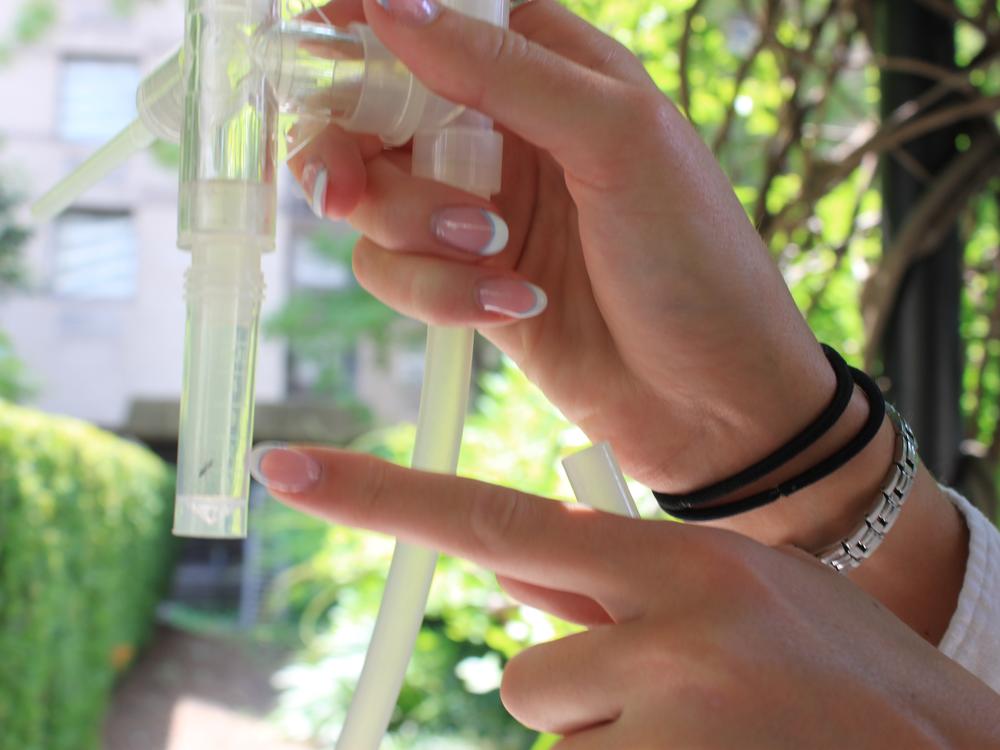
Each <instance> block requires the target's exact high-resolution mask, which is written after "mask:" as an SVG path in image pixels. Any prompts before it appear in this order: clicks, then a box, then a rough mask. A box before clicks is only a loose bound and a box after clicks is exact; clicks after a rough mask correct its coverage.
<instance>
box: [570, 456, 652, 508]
mask: <svg viewBox="0 0 1000 750" xmlns="http://www.w3.org/2000/svg"><path fill="white" fill-rule="evenodd" d="M562 465H563V468H564V469H565V470H566V476H567V477H569V483H570V485H571V486H572V487H573V494H574V495H576V499H577V501H578V502H581V503H583V504H584V505H586V506H588V507H591V508H593V509H594V510H602V511H604V512H605V513H615V514H617V515H619V516H628V517H629V518H638V517H639V511H638V509H637V508H636V507H635V500H633V499H632V493H631V492H629V489H628V484H627V483H626V482H625V476H624V475H623V474H622V470H621V467H619V466H618V461H617V459H615V454H614V452H613V451H612V450H611V446H610V445H609V444H608V443H598V444H597V445H592V446H590V447H589V448H587V449H586V450H582V451H580V452H579V453H574V454H573V455H572V456H569V457H568V458H564V459H563V462H562Z"/></svg>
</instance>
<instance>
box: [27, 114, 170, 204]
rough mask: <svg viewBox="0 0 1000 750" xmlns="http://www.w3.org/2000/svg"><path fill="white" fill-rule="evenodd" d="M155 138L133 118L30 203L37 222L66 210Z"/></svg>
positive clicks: (149, 144)
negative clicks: (47, 190)
mask: <svg viewBox="0 0 1000 750" xmlns="http://www.w3.org/2000/svg"><path fill="white" fill-rule="evenodd" d="M154 140H156V136H154V135H153V133H151V132H150V131H149V129H148V128H147V127H146V126H145V124H144V123H143V122H142V120H133V121H132V122H131V123H130V124H129V125H128V126H127V127H125V129H124V130H122V131H121V132H120V133H119V134H118V135H116V136H115V137H114V138H112V139H111V140H110V141H108V142H107V143H106V144H105V145H104V146H102V147H101V148H100V149H99V150H97V151H96V152H95V153H94V154H92V155H91V156H90V158H88V159H87V160H86V161H85V162H83V164H81V165H80V166H79V167H77V168H76V169H74V170H73V172H71V173H70V174H69V175H67V176H66V177H65V178H64V179H63V180H61V181H60V182H59V183H58V184H57V185H56V186H55V187H54V188H52V189H51V190H49V192H47V193H46V194H45V195H43V196H42V197H41V198H39V199H38V200H37V201H35V203H34V204H33V205H32V206H31V215H32V217H33V218H34V219H35V220H36V221H48V220H50V219H52V218H54V217H56V216H58V215H59V214H61V213H62V212H63V211H65V210H66V209H67V208H68V207H69V206H70V205H71V204H72V203H73V201H75V200H76V199H77V198H79V197H80V196H81V195H83V193H85V192H86V191H87V190H89V189H90V188H91V187H93V186H94V185H95V184H97V183H98V182H100V180H101V179H102V178H104V177H105V176H106V175H108V174H109V173H111V172H113V171H114V170H115V169H117V168H118V167H120V166H121V165H122V164H124V163H125V162H126V161H128V159H129V157H131V156H132V154H134V153H135V152H136V151H141V150H142V149H144V148H148V147H149V146H151V145H152V143H153V141H154Z"/></svg>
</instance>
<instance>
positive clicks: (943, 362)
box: [880, 0, 964, 482]
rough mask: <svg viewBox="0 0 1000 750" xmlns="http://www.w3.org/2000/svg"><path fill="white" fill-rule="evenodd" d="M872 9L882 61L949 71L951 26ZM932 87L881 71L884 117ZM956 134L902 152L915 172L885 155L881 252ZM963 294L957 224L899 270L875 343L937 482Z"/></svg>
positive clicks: (945, 467) (951, 447) (916, 8)
mask: <svg viewBox="0 0 1000 750" xmlns="http://www.w3.org/2000/svg"><path fill="white" fill-rule="evenodd" d="M880 6H881V7H880V10H881V13H880V25H881V29H880V36H881V43H882V51H883V53H884V54H886V55H888V56H890V57H899V58H909V59H917V60H922V61H926V62H929V63H932V64H934V65H936V66H939V67H941V68H954V67H955V41H954V26H953V24H952V22H951V21H950V20H948V19H946V18H945V17H943V16H942V15H940V14H938V13H934V12H932V11H930V10H928V9H927V8H926V7H925V6H924V5H922V4H921V3H919V2H917V1H916V0H881V3H880ZM934 83H935V81H933V80H931V79H928V78H924V77H920V76H915V75H910V74H904V73H897V72H889V71H883V72H882V114H883V117H886V116H888V115H889V113H891V112H894V111H895V110H896V108H897V107H899V106H900V105H901V104H903V103H905V102H907V101H911V100H913V99H916V98H917V97H919V96H920V94H922V93H923V92H925V91H926V90H927V89H929V88H931V87H932V86H933V85H934ZM945 103H947V101H946V102H945ZM958 132H959V130H957V129H956V128H945V129H942V130H939V131H935V132H932V133H930V134H928V135H926V136H924V137H922V138H919V139H916V140H914V141H911V142H909V143H907V144H906V145H905V146H904V148H905V151H906V155H908V156H909V159H910V160H912V161H913V162H914V163H915V164H918V165H919V166H920V168H922V171H923V174H920V172H921V169H919V168H918V169H914V168H913V167H912V165H906V164H905V163H904V162H903V161H902V160H901V159H899V158H898V157H897V156H895V155H894V154H893V153H891V152H890V153H887V154H886V155H885V157H884V159H883V164H882V196H883V232H884V236H883V242H884V247H886V248H888V247H890V246H891V243H892V239H893V237H894V235H895V233H896V232H898V231H899V229H900V228H901V227H902V225H903V222H904V221H905V220H906V217H907V214H908V213H909V212H910V211H911V210H912V209H913V207H914V206H915V205H916V204H917V201H918V200H920V197H921V195H922V194H923V192H924V190H926V189H927V187H928V184H930V183H931V182H933V180H934V178H935V176H937V175H938V174H940V173H941V172H942V171H943V170H944V168H945V167H946V166H947V165H948V163H949V162H950V161H951V160H952V159H953V158H954V157H955V155H956V153H957V151H956V148H955V136H956V135H957V133H958ZM915 172H916V174H915ZM961 288H962V245H961V242H960V240H959V235H958V229H957V226H953V227H951V228H950V229H949V230H948V231H947V233H945V235H944V237H943V239H942V240H941V242H940V243H939V244H938V246H937V247H936V248H934V252H933V254H932V255H930V256H929V257H927V258H925V259H923V260H920V261H918V262H916V263H915V264H914V265H913V266H912V267H911V268H910V270H909V271H908V272H907V274H906V276H905V279H904V281H903V284H902V286H901V289H900V293H899V296H898V298H897V299H896V302H895V307H894V309H893V311H892V314H891V316H890V319H889V324H888V327H887V328H886V332H885V337H884V338H883V341H882V342H881V354H882V362H883V366H884V374H885V376H886V377H887V378H888V381H889V384H890V385H889V393H888V397H889V399H890V400H891V401H892V402H893V403H895V404H896V406H897V407H898V408H899V409H900V411H901V412H902V413H903V414H904V415H905V416H906V418H907V419H908V420H909V421H910V423H911V424H912V425H913V428H914V432H915V433H916V435H917V439H918V440H919V441H920V448H921V450H920V453H921V456H922V457H923V459H924V461H925V462H926V464H927V465H928V466H929V467H930V469H931V471H932V472H934V474H935V475H936V476H937V477H938V478H939V479H940V480H942V481H945V482H951V481H952V480H953V479H954V478H955V470H956V467H957V463H958V459H959V445H960V443H961V439H962V420H961V410H960V398H961V393H962V390H961V389H962V365H963V357H964V351H963V347H962V344H961V341H960V338H959V311H960V303H961Z"/></svg>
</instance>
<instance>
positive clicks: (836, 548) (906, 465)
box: [816, 404, 919, 573]
mask: <svg viewBox="0 0 1000 750" xmlns="http://www.w3.org/2000/svg"><path fill="white" fill-rule="evenodd" d="M886 411H887V413H888V414H889V419H890V421H891V422H892V426H893V427H894V428H895V430H896V455H895V458H894V462H893V466H892V469H890V470H889V473H888V474H887V475H886V480H885V483H884V484H883V485H882V490H881V491H880V492H879V495H878V498H877V499H876V500H875V505H874V507H873V508H872V510H871V512H870V513H869V514H868V515H867V516H865V520H864V523H862V524H861V526H860V527H858V529H857V530H856V531H855V532H854V533H853V534H851V535H850V536H847V537H845V538H844V539H841V540H840V541H839V542H837V543H836V544H833V545H831V546H830V547H828V548H827V549H825V550H823V551H822V552H820V553H819V554H817V555H816V557H818V558H819V559H820V560H821V561H822V562H823V563H825V564H827V565H829V566H830V567H831V568H833V569H834V570H836V571H839V572H841V573H846V572H848V571H850V570H853V569H854V568H856V567H858V566H859V565H860V564H861V563H862V562H863V561H865V560H867V559H868V558H869V557H871V556H872V554H874V552H875V550H877V549H878V548H879V545H880V544H882V541H883V540H884V539H885V535H886V534H888V533H889V529H891V528H892V526H893V524H894V523H896V519H897V518H898V517H899V511H900V509H901V508H902V507H903V503H905V502H906V498H907V496H908V495H909V494H910V489H911V488H912V487H913V482H914V479H915V478H916V476H917V466H918V463H919V458H918V456H917V440H916V438H915V437H914V435H913V431H912V430H911V429H910V426H909V425H908V424H907V423H906V420H905V419H903V418H902V417H901V416H900V415H899V412H897V411H896V410H895V409H894V408H893V407H891V406H889V405H888V404H887V405H886Z"/></svg>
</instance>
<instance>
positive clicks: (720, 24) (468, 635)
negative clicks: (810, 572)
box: [272, 0, 1000, 750]
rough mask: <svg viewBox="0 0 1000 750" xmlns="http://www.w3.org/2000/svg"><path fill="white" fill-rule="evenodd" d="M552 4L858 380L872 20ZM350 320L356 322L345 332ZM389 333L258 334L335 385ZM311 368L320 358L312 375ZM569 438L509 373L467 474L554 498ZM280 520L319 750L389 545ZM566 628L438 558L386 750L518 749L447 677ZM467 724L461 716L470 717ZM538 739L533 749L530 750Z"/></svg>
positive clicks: (477, 670) (972, 423)
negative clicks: (697, 151) (720, 192)
mask: <svg viewBox="0 0 1000 750" xmlns="http://www.w3.org/2000/svg"><path fill="white" fill-rule="evenodd" d="M567 4H568V5H569V6H571V7H572V8H573V9H574V10H576V11H577V12H579V13H580V14H581V15H583V16H584V17H585V18H588V19H589V20H591V21H593V22H594V23H595V24H597V25H598V26H600V27H601V28H602V29H604V30H605V31H607V32H608V33H610V34H612V35H613V36H615V37H616V38H618V39H619V40H620V41H622V42H623V43H625V44H626V45H627V46H629V47H630V48H631V49H632V50H633V51H634V52H635V53H636V54H637V55H639V57H640V58H641V59H642V60H643V61H644V63H645V64H646V67H647V69H648V70H649V72H650V74H651V75H652V76H653V78H654V79H655V81H656V82H657V84H658V85H659V86H660V87H661V88H662V89H663V90H664V92H665V93H667V94H668V95H669V96H670V97H671V98H672V99H673V100H674V101H675V102H676V103H677V104H678V106H679V107H680V108H681V109H682V111H684V112H685V113H686V114H687V115H688V116H689V118H690V119H691V121H692V122H693V123H694V125H695V126H696V127H697V128H698V130H699V132H700V133H701V134H702V136H703V137H704V138H705V140H706V141H707V142H708V143H709V144H710V145H711V146H712V147H713V149H714V151H715V153H716V154H717V155H718V157H719V159H720V161H721V162H722V165H723V167H724V168H725V170H726V171H727V173H728V175H729V176H730V178H731V180H732V181H733V184H734V186H735V189H736V192H737V195H738V196H739V198H740V199H741V201H742V202H743V205H744V206H745V208H746V210H747V213H748V215H749V216H750V217H751V219H752V220H753V221H754V222H755V224H756V225H757V226H758V227H759V228H760V229H761V232H762V234H763V236H764V237H765V239H766V240H767V242H768V244H769V245H770V247H771V249H772V251H773V253H774V256H775V258H776V260H777V261H778V263H779V265H780V266H781V269H782V271H783V273H784V275H785V278H786V280H787V281H788V283H789V286H790V287H791V289H792V293H793V295H794V297H795V300H796V302H797V303H798V304H799V306H800V308H801V309H802V310H803V312H804V313H805V314H806V316H807V317H808V319H809V322H810V324H811V326H812V327H813V329H814V330H815V331H816V333H817V335H818V337H819V338H821V339H822V340H824V341H828V342H830V343H831V344H833V345H835V346H838V347H839V348H840V349H841V350H842V351H844V352H845V353H846V354H847V355H848V356H849V357H850V358H851V359H852V360H854V362H855V363H856V364H869V365H871V362H870V361H868V362H866V359H865V355H866V343H867V329H866V325H865V319H864V318H863V316H862V312H863V310H862V302H861V299H862V291H863V289H864V286H865V284H866V283H867V281H868V279H869V278H871V276H872V275H873V273H874V272H875V271H876V269H877V268H878V267H879V265H880V263H881V259H882V251H883V247H882V245H883V237H882V233H881V219H882V215H881V211H882V206H881V196H880V193H879V190H878V185H877V182H876V178H877V167H878V161H879V155H880V148H879V146H878V143H879V142H878V141H876V140H875V139H876V136H877V134H878V133H880V132H883V133H885V134H887V136H893V134H894V133H895V131H894V130H893V126H891V124H883V123H880V122H879V117H878V108H879V96H880V90H879V67H880V66H883V67H884V66H887V65H896V64H903V63H901V62H900V61H888V60H885V59H883V58H881V57H880V56H879V55H878V54H876V52H875V51H873V49H872V29H871V19H870V18H868V17H864V16H856V15H855V14H854V11H853V10H852V8H853V6H845V5H843V4H838V3H832V2H823V1H821V0H799V1H798V2H791V3H787V4H785V3H781V4H777V3H764V2H744V3H739V4H734V3H727V2H721V1H720V0H716V1H706V0H568V2H567ZM960 7H961V8H962V10H963V12H965V13H966V14H968V16H969V17H970V18H976V17H979V16H980V11H981V10H982V9H983V6H982V4H981V3H976V2H973V1H971V0H970V1H969V2H964V3H960ZM988 10H989V9H988V8H987V12H986V13H985V14H984V15H986V16H988V15H989V13H988ZM991 23H992V21H991ZM984 44H985V38H984V36H983V34H982V33H979V32H978V31H977V30H976V27H975V24H973V23H971V22H969V23H965V22H960V23H959V24H958V55H957V57H958V63H959V64H960V65H970V69H969V70H968V71H967V78H968V81H969V84H970V85H971V86H973V87H974V88H975V90H976V91H977V92H978V93H979V94H980V95H983V96H990V95H993V94H995V92H996V90H997V88H998V84H997V81H1000V66H998V63H997V62H996V56H995V55H994V56H993V58H992V61H987V63H988V64H985V65H983V64H980V63H976V64H975V65H973V64H972V61H974V60H976V59H977V58H976V56H977V55H978V54H980V52H981V51H982V50H983V49H984ZM987 72H988V73H989V74H985V73H987ZM880 129H881V130H880ZM967 140H968V139H967ZM959 145H960V147H961V145H962V144H961V143H960V144H959ZM965 146H966V147H967V146H968V143H967V142H965ZM998 192H1000V183H998V181H997V180H994V181H993V182H987V183H985V184H984V185H983V188H982V190H981V192H980V194H979V197H977V198H976V199H975V200H974V201H973V202H972V203H971V204H970V207H969V208H968V210H966V211H965V212H964V213H963V214H962V216H963V218H962V234H963V237H964V238H965V240H966V241H967V271H966V273H967V281H968V283H967V293H966V298H965V301H964V309H963V330H962V335H963V336H964V338H965V340H966V341H967V342H968V350H969V367H968V369H967V371H966V394H965V398H964V401H963V406H964V409H965V413H966V415H967V417H968V420H969V436H970V437H975V438H977V439H979V440H981V441H983V443H984V444H986V445H990V444H993V445H995V444H996V442H995V439H994V433H995V425H996V422H997V416H998V414H997V409H998V407H997V394H998V392H1000V343H998V341H997V337H998V335H1000V320H998V316H997V314H996V312H995V310H996V309H997V287H998V281H997V279H998V275H997V263H998V258H997V246H998V236H997V235H998V228H997V227H998V216H997V205H998V201H997V195H998ZM334 244H336V243H334ZM321 247H322V249H323V252H324V253H326V254H328V255H329V257H331V258H337V257H339V258H342V259H343V261H344V262H347V250H346V248H345V247H344V242H343V240H341V241H340V243H339V246H337V247H334V246H333V244H331V243H330V242H329V241H325V242H324V243H323V244H322V245H321ZM355 306H356V307H355ZM351 309H356V310H359V311H361V314H360V315H359V316H358V317H357V318H356V319H351V315H350V314H349V311H350V310H351ZM392 320H393V316H392V315H391V314H390V313H389V312H388V311H387V310H385V309H384V308H383V309H381V310H380V309H379V305H378V303H376V302H374V301H372V300H370V299H368V298H366V297H364V295H362V294H361V293H360V292H358V291H357V290H352V291H351V292H350V293H348V294H346V295H340V296H338V295H335V294H330V295H315V294H314V295H311V296H309V297H308V298H307V297H299V298H297V299H293V300H292V302H291V304H290V305H289V307H288V308H287V309H286V310H285V312H284V313H283V314H282V316H281V317H280V318H279V320H278V322H277V323H276V324H274V326H273V328H272V330H275V331H279V330H280V331H283V332H284V333H286V334H288V335H289V337H290V340H291V342H292V344H293V347H295V348H296V351H297V352H299V353H301V354H303V356H306V357H310V356H313V357H315V358H316V361H318V362H319V363H320V364H321V365H322V366H323V367H324V368H334V367H335V366H336V362H335V361H334V359H331V358H330V356H329V354H328V353H329V352H334V351H340V350H342V347H344V346H350V345H353V342H354V341H356V340H357V338H358V337H359V336H365V335H371V334H373V333H374V334H375V335H377V336H382V337H390V336H391V331H392V328H391V326H392V325H393V324H392V322H391V321H392ZM307 323H308V325H306V324H307ZM366 326H371V327H370V328H368V329H367V330H366ZM384 340H387V339H384ZM326 342H329V346H328V345H327V343H326ZM310 352H313V354H310ZM321 352H327V354H325V355H322V356H324V357H325V359H321V358H320V354H319V353H321ZM869 356H870V353H869ZM327 377H328V380H326V381H324V382H325V383H327V384H329V383H333V382H336V378H335V376H332V375H331V376H327ZM412 434H413V433H412V428H411V427H400V428H396V429H392V430H387V431H382V432H379V433H377V434H375V435H373V436H370V437H368V438H366V439H365V440H362V441H361V442H360V443H359V444H358V445H357V446H355V447H357V448H359V449H362V450H369V451H372V452H375V453H377V454H380V455H383V456H385V457H387V458H390V459H391V460H394V461H398V462H405V460H406V459H407V458H408V455H409V448H410V445H411V442H412ZM582 440H583V437H582V435H580V433H579V432H578V431H576V430H574V429H573V428H572V427H570V425H568V424H567V423H566V422H565V421H564V420H563V419H562V418H561V417H560V416H559V415H558V414H557V413H556V412H554V410H552V408H551V407H550V406H549V405H548V404H547V403H546V402H545V400H544V398H543V397H542V396H541V395H540V394H539V393H538V392H537V391H535V390H534V389H533V388H532V387H531V386H530V385H529V384H528V383H527V382H526V380H525V379H524V377H523V376H522V375H520V373H518V372H516V371H515V370H514V369H513V368H512V367H511V366H510V365H509V364H504V366H503V367H502V368H501V370H500V372H498V373H496V374H487V375H486V376H485V379H484V382H483V396H482V398H481V399H480V401H479V403H478V404H477V407H476V414H475V415H474V416H473V417H472V418H471V421H470V425H469V429H468V432H467V437H466V442H465V447H464V450H463V456H462V470H463V471H466V472H468V473H469V474H471V475H473V476H476V477H477V478H482V479H486V480H489V481H496V482H499V483H501V484H508V483H513V484H515V485H516V486H517V487H518V488H519V489H523V490H527V491H531V492H536V493H538V494H542V495H547V496H553V497H563V498H565V497H567V496H568V494H569V493H568V487H566V485H565V483H564V480H563V479H562V477H561V474H560V473H559V472H558V470H557V468H556V467H557V466H558V460H559V458H560V457H562V456H564V455H565V454H566V453H567V452H570V451H571V449H572V447H573V446H576V445H581V444H582ZM650 515H653V513H652V512H651V513H650ZM278 517H279V518H280V519H281V523H282V524H285V528H286V529H288V531H287V534H286V535H285V539H286V542H287V544H288V545H289V547H286V549H288V548H292V549H295V550H296V555H297V558H296V559H299V560H300V564H299V565H298V566H297V567H296V568H294V569H293V570H292V571H291V572H290V573H289V575H288V576H287V577H286V579H285V580H284V581H283V583H282V585H280V586H279V587H278V588H277V589H276V596H277V597H278V600H280V601H282V602H283V605H284V606H285V607H286V611H291V612H296V613H298V615H299V616H300V618H301V619H300V622H301V623H302V629H303V633H304V637H305V638H306V641H307V642H308V647H307V649H306V651H305V653H304V654H303V660H302V663H301V664H299V665H298V666H296V667H293V668H292V669H291V670H290V671H289V672H288V673H287V674H286V678H287V684H288V689H287V691H286V693H285V699H284V701H283V704H282V710H281V716H282V719H283V721H284V722H285V725H286V726H288V727H291V728H293V729H294V731H295V733H297V734H300V735H303V736H318V737H320V738H322V739H324V740H326V741H332V740H333V739H334V738H335V737H336V735H337V732H338V729H339V724H340V721H342V719H343V712H344V710H345V708H346V705H347V704H346V701H347V699H348V695H349V688H350V686H351V685H352V682H353V679H354V678H355V676H356V674H357V671H358V669H359V668H360V659H361V655H362V653H363V649H364V646H365V645H366V643H367V635H368V628H369V627H370V623H371V618H372V617H373V616H374V612H375V608H376V606H377V601H378V599H379V597H380V596H381V591H382V589H381V585H382V582H383V580H384V573H385V570H386V568H387V565H388V559H389V553H390V545H389V543H388V541H387V540H383V539H378V538H373V537H371V536H370V535H368V534H362V533H357V532H353V531H350V530H347V529H331V528H325V527H323V526H322V525H318V524H316V522H313V521H307V520H304V519H301V518H299V517H296V516H290V515H287V514H285V513H283V512H282V513H279V516H278ZM306 528H307V529H308V531H306ZM293 529H296V531H293ZM310 550H318V551H316V552H315V554H312V553H311V552H310ZM565 627H566V626H565V625H563V624H560V623H557V622H555V621H553V620H551V619H549V618H546V617H542V616H540V615H538V614H537V613H534V612H532V611H530V610H527V609H524V608H520V607H514V606H512V605H511V604H510V603H509V602H507V601H506V600H504V599H503V598H502V597H501V596H500V594H499V592H498V590H497V588H496V586H495V583H494V582H493V580H492V577H491V576H489V575H486V574H484V573H482V572H480V571H477V570H475V569H473V568H470V567H468V566H467V565H466V564H464V563H462V562H459V561H454V560H445V561H443V562H442V564H441V569H440V573H439V578H438V580H437V583H436V586H435V593H434V595H433V597H432V603H431V609H430V613H429V617H428V622H427V625H426V626H425V629H424V631H423V634H422V636H421V641H420V644H419V645H418V653H417V655H416V657H415V661H414V664H413V665H412V667H411V669H410V672H409V676H408V679H407V687H406V689H405V690H404V693H403V697H402V699H401V702H400V708H399V710H398V711H397V714H396V716H395V717H394V723H393V727H394V730H395V734H394V735H393V736H394V742H395V743H396V746H399V747H420V746H424V747H435V748H439V747H440V748H444V747H449V746H450V745H446V744H444V740H443V739H442V737H447V738H449V739H450V741H451V742H456V743H458V744H457V745H456V746H458V747H462V748H466V747H469V748H471V747H477V748H478V747H483V748H493V747H499V748H506V747H518V748H524V747H528V746H530V745H529V744H525V738H524V736H523V735H522V734H520V733H519V732H518V731H517V730H516V729H515V728H514V727H513V725H512V724H510V723H506V724H505V723H504V720H503V713H502V710H501V708H500V707H499V705H498V702H497V700H496V693H495V692H493V693H488V694H486V695H485V696H481V695H476V694H474V693H473V694H470V693H469V691H468V690H464V691H463V690H462V689H461V680H462V676H463V675H465V676H468V675H469V674H478V676H479V680H480V682H479V683H478V686H479V687H480V688H482V687H485V686H486V685H488V684H489V680H490V679H496V676H497V667H498V666H500V665H502V664H503V663H504V661H505V660H506V659H507V658H509V657H510V656H511V655H512V654H513V653H515V652H516V651H517V650H518V649H520V648H522V647H523V646H525V645H528V644H529V643H532V642H536V641H537V640H540V639H546V638H549V637H552V635H554V634H556V633H558V632H565ZM491 655H492V656H491ZM470 659H471V661H470ZM470 665H471V667H470ZM465 687H466V688H468V687H469V686H468V685H466V686H465ZM442 691H443V692H442ZM470 709H474V710H475V713H472V714H469V713H466V712H467V711H469V710H470ZM417 724H419V725H420V727H421V731H420V732H416V731H415V727H416V725H417ZM551 742H552V738H539V739H538V744H537V748H538V750H541V748H543V747H548V746H550V745H551ZM421 743H424V744H423V745H421Z"/></svg>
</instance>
